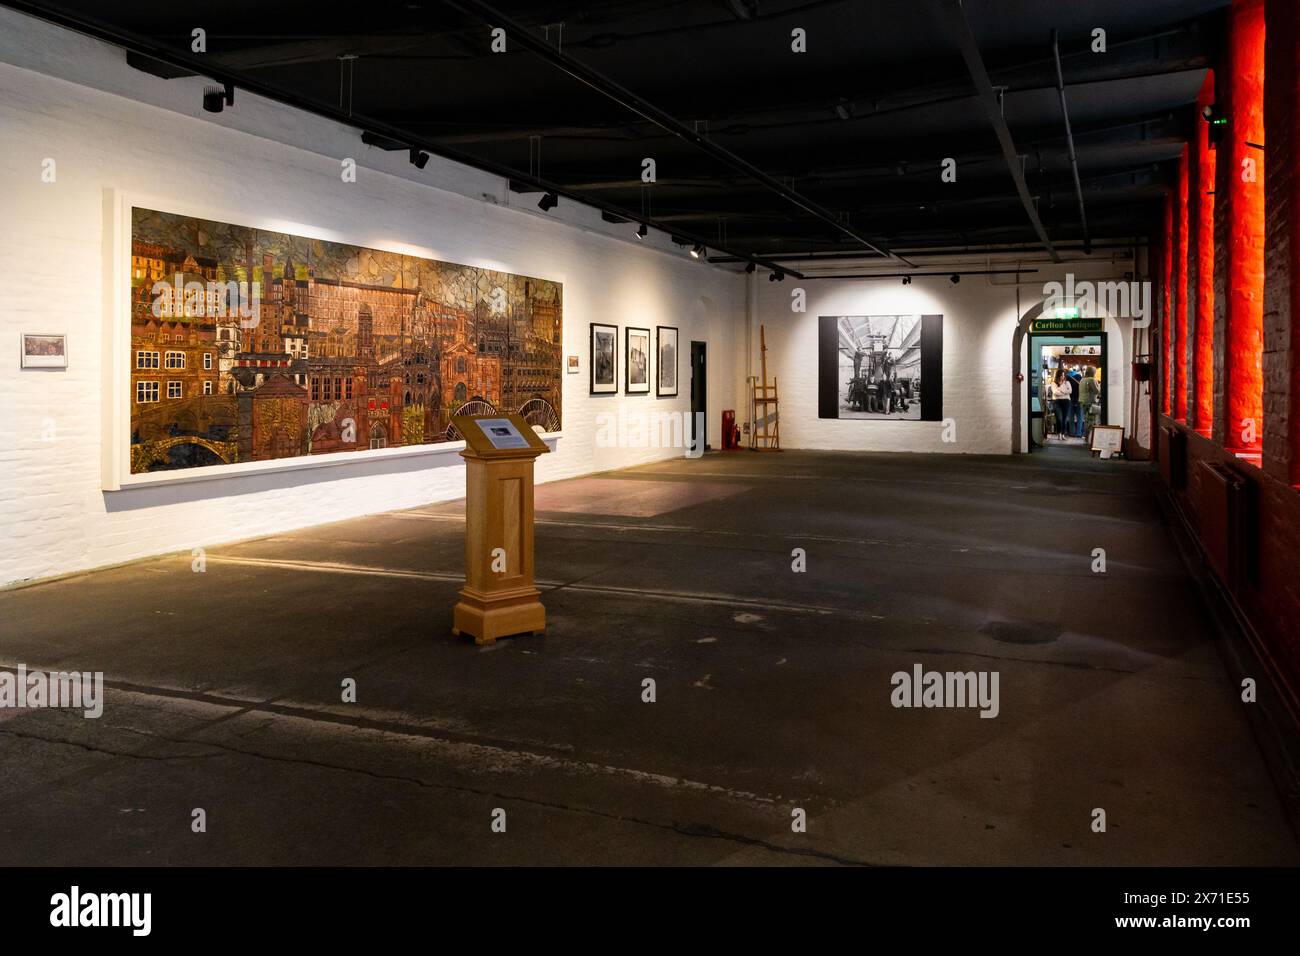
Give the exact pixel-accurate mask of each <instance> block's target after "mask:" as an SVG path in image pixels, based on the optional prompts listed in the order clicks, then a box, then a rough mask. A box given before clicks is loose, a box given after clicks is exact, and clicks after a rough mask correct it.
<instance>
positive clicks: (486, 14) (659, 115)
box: [443, 0, 911, 265]
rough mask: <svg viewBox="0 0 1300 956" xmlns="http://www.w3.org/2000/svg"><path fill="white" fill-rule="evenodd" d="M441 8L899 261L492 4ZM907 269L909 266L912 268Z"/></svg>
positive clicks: (465, 2)
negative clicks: (472, 20) (476, 22)
mask: <svg viewBox="0 0 1300 956" xmlns="http://www.w3.org/2000/svg"><path fill="white" fill-rule="evenodd" d="M443 3H445V4H446V5H447V6H449V7H451V8H453V9H455V10H459V11H460V12H461V13H464V14H466V15H468V16H475V17H477V18H479V19H481V20H483V22H484V23H485V24H487V25H488V26H490V27H493V28H496V27H500V28H502V29H504V30H505V31H506V36H507V38H508V40H509V41H513V42H515V43H518V44H519V45H520V46H522V47H524V48H525V49H527V50H530V51H531V52H533V53H535V54H537V55H538V56H539V57H541V58H542V59H543V60H545V61H547V62H548V63H550V64H552V65H553V66H555V67H557V68H558V69H559V70H561V71H562V72H564V73H566V74H568V75H569V76H571V77H572V78H573V79H575V80H577V81H578V82H580V83H583V84H585V85H586V86H588V87H590V88H591V89H593V90H595V91H596V92H597V93H599V94H601V95H602V96H604V97H606V98H607V99H610V100H612V101H613V102H615V103H617V104H618V105H619V106H621V107H623V108H624V109H626V110H629V111H630V112H632V113H635V114H636V115H637V116H640V117H641V118H642V119H645V120H648V121H649V122H651V123H653V124H654V125H656V126H658V127H659V128H660V129H663V130H666V131H667V132H669V133H671V134H673V135H674V136H676V137H677V138H678V139H680V140H682V141H683V142H686V143H689V144H691V145H692V146H694V147H696V148H697V149H700V150H702V151H703V152H704V153H706V154H708V155H709V156H711V157H713V158H714V159H716V160H717V161H718V162H720V163H722V164H723V165H725V166H728V167H730V168H731V169H733V170H735V171H736V172H738V173H741V174H743V175H745V176H749V177H750V178H751V179H754V180H757V181H758V182H760V183H762V184H763V185H764V186H766V187H767V188H768V189H769V190H771V191H772V192H774V193H776V194H777V195H778V196H780V197H781V198H783V199H785V200H786V201H787V202H789V203H791V204H792V205H794V206H796V207H798V208H799V209H802V210H803V211H804V212H806V213H808V214H809V215H811V216H814V217H816V218H817V219H820V220H822V221H823V222H825V223H827V224H828V225H830V226H833V227H834V228H836V229H838V230H839V231H840V232H842V233H844V234H845V235H847V236H849V237H851V238H853V239H854V240H856V241H857V242H860V243H861V244H862V245H863V246H865V247H866V248H867V249H870V250H871V251H872V252H874V253H876V254H877V255H879V256H883V257H887V258H895V259H899V257H898V256H896V255H894V254H893V253H891V252H889V250H887V249H885V248H884V247H882V246H880V245H878V244H876V243H873V242H872V241H871V240H870V239H868V238H867V237H866V236H865V235H863V234H862V233H861V232H859V231H858V230H857V229H854V228H853V227H852V226H850V225H848V224H847V223H845V222H843V221H842V220H841V219H840V218H839V217H837V216H836V215H835V214H834V213H832V212H831V211H830V210H828V209H825V208H824V207H822V206H820V205H819V204H817V203H815V202H813V201H812V200H810V199H807V198H805V197H804V196H802V195H801V194H800V193H798V192H796V191H795V190H794V189H791V188H790V187H788V186H786V185H785V184H784V183H782V182H781V181H780V180H778V179H776V178H774V177H773V176H770V175H769V174H767V173H765V172H764V171H763V170H761V169H759V168H758V167H757V166H755V165H753V164H752V163H750V162H749V161H748V160H745V159H742V158H741V157H739V156H737V155H736V154H735V153H733V152H731V150H729V149H727V148H725V147H723V146H719V145H718V144H717V143H715V142H713V141H712V140H709V139H707V138H705V137H704V136H701V135H700V134H699V133H698V132H696V131H695V130H694V129H691V128H690V127H689V126H687V125H686V124H684V123H682V122H681V121H680V120H678V119H676V118H675V117H673V116H672V115H670V114H669V113H667V112H665V111H664V110H662V109H660V108H659V107H657V106H655V105H654V104H653V103H650V102H648V101H646V100H645V99H643V98H642V97H640V96H638V95H637V94H636V93H633V92H632V91H631V90H629V89H627V88H626V87H624V86H621V85H620V84H618V83H617V82H615V81H614V80H612V79H610V78H609V77H607V76H605V75H604V74H603V73H601V72H599V71H597V70H595V69H593V68H591V67H589V66H587V65H586V64H584V63H582V62H581V61H579V60H575V59H574V58H573V57H571V56H569V55H568V54H566V53H563V52H561V51H560V50H558V49H556V48H555V47H553V46H551V45H550V44H549V43H548V42H546V40H544V39H542V38H541V37H539V36H537V35H536V34H534V33H533V32H532V31H531V30H529V29H528V28H527V27H526V26H524V25H523V24H521V23H519V22H518V21H517V20H513V19H511V18H510V17H508V16H507V15H506V14H504V13H502V12H501V11H499V10H497V9H496V8H495V7H493V6H492V5H491V4H487V3H483V2H482V0H443ZM899 261H902V262H906V260H903V259H899ZM907 264H908V265H910V264H911V263H907Z"/></svg>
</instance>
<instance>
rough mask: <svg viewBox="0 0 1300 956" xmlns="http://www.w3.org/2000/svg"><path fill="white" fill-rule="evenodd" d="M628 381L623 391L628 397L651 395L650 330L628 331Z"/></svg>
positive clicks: (626, 363) (625, 366)
mask: <svg viewBox="0 0 1300 956" xmlns="http://www.w3.org/2000/svg"><path fill="white" fill-rule="evenodd" d="M626 334H627V359H626V362H625V364H624V368H626V369H627V372H626V374H627V381H626V382H625V383H624V385H623V391H624V392H625V393H627V394H628V395H648V394H649V393H650V330H649V329H637V328H633V327H631V326H629V327H628V329H627V332H626Z"/></svg>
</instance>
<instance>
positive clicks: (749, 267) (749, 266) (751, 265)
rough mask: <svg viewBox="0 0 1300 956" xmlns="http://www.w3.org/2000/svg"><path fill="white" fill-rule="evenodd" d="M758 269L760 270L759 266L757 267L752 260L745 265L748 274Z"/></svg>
mask: <svg viewBox="0 0 1300 956" xmlns="http://www.w3.org/2000/svg"><path fill="white" fill-rule="evenodd" d="M757 268H758V266H756V265H755V264H754V263H753V261H752V260H751V261H750V262H747V263H745V271H746V272H753V271H754V270H755V269H757Z"/></svg>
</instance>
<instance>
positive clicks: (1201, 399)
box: [1192, 70, 1218, 437]
mask: <svg viewBox="0 0 1300 956" xmlns="http://www.w3.org/2000/svg"><path fill="white" fill-rule="evenodd" d="M1213 102H1214V71H1213V70H1210V71H1209V72H1208V73H1207V74H1206V77H1205V83H1204V85H1203V86H1202V87H1201V93H1200V95H1199V96H1198V97H1197V98H1196V111H1197V113H1198V114H1199V113H1200V112H1201V110H1202V108H1204V107H1205V106H1208V105H1209V104H1211V103H1213ZM1209 132H1210V124H1209V123H1207V122H1205V121H1204V120H1201V119H1198V120H1197V121H1196V188H1195V202H1194V203H1192V208H1193V209H1195V210H1196V220H1195V230H1194V233H1195V237H1194V240H1193V250H1194V254H1195V262H1196V267H1195V273H1196V291H1195V297H1194V298H1193V300H1192V304H1193V306H1194V307H1195V310H1196V311H1195V315H1194V317H1193V323H1194V326H1195V333H1194V335H1195V339H1196V342H1195V347H1194V350H1193V351H1194V356H1195V357H1194V361H1193V365H1192V380H1193V383H1194V386H1195V390H1196V391H1195V404H1194V406H1193V412H1194V414H1193V418H1192V427H1194V428H1195V429H1196V430H1197V431H1198V432H1200V433H1201V434H1202V435H1205V436H1207V437H1208V436H1209V435H1211V434H1212V431H1213V424H1214V170H1215V158H1216V157H1217V155H1218V151H1217V150H1213V149H1210V136H1209Z"/></svg>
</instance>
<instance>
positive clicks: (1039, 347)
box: [1026, 330, 1109, 451]
mask: <svg viewBox="0 0 1300 956" xmlns="http://www.w3.org/2000/svg"><path fill="white" fill-rule="evenodd" d="M1026 382H1027V385H1028V395H1027V396H1026V399H1027V404H1028V407H1029V447H1030V450H1031V451H1039V450H1042V449H1044V448H1078V449H1081V450H1084V451H1086V450H1087V449H1088V447H1089V445H1090V444H1091V442H1090V440H1089V439H1090V436H1091V434H1092V429H1093V427H1094V426H1096V425H1105V424H1108V423H1109V422H1108V418H1107V414H1108V408H1107V395H1106V388H1105V385H1104V383H1105V382H1106V335H1105V334H1104V333H1101V332H1098V333H1094V334H1085V333H1061V332H1051V333H1046V334H1043V333H1035V332H1033V331H1032V330H1031V331H1030V334H1029V374H1028V376H1026Z"/></svg>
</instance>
